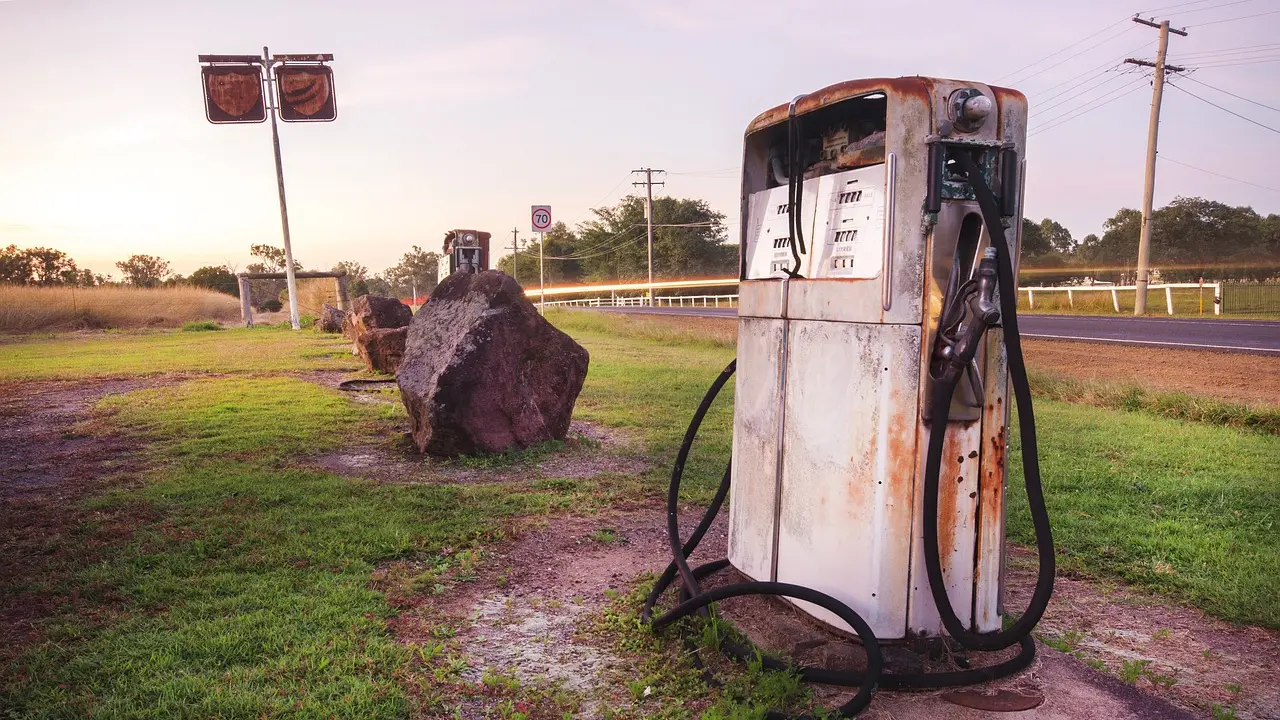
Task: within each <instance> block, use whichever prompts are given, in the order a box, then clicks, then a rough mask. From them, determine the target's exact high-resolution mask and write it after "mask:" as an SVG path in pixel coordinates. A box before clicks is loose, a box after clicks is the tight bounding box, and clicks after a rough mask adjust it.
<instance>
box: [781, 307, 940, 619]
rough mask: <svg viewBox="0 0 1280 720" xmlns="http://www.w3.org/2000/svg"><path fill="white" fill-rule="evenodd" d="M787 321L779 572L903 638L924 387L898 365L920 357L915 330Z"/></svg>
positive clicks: (822, 614) (821, 614)
mask: <svg viewBox="0 0 1280 720" xmlns="http://www.w3.org/2000/svg"><path fill="white" fill-rule="evenodd" d="M790 322H791V331H790V334H789V338H788V340H787V342H788V345H789V348H790V352H789V355H788V357H789V361H788V365H787V369H786V371H787V381H786V397H785V399H784V403H785V413H786V414H785V418H786V423H785V428H784V433H785V441H784V443H783V449H784V456H783V460H782V463H783V465H782V478H781V479H782V493H781V499H782V500H781V506H780V513H779V520H780V522H779V528H778V536H779V541H778V559H779V562H778V578H777V579H778V581H780V582H788V583H795V584H798V585H803V586H805V587H810V588H814V589H816V590H819V591H821V592H825V593H827V594H829V595H832V596H833V597H835V598H837V599H839V600H840V601H841V602H844V603H845V604H847V605H849V607H851V608H853V609H854V611H855V612H857V613H858V614H859V615H861V616H862V617H863V619H865V620H866V621H867V623H868V624H869V625H870V626H871V628H872V629H873V630H874V631H875V633H876V635H877V637H881V638H885V639H892V638H901V637H903V636H904V634H905V630H906V605H907V603H906V600H907V577H908V566H909V558H910V548H911V542H910V540H911V516H912V492H911V488H912V485H913V472H912V471H913V468H912V463H911V461H910V459H911V458H912V457H913V455H914V445H913V440H912V438H911V435H912V434H913V433H912V426H913V425H914V424H915V418H916V415H917V413H916V408H915V398H916V397H917V396H918V388H917V387H916V375H915V374H914V373H910V372H902V369H903V368H910V367H912V366H913V365H914V363H915V357H916V354H917V352H918V348H919V346H920V335H919V328H917V327H915V326H912V325H880V324H865V323H830V322H815V321H804V320H792V321H790ZM895 399H896V400H897V401H898V402H895ZM904 399H905V400H906V402H902V400H904ZM895 452H905V453H906V454H905V455H903V456H895V455H894V453H895ZM904 460H905V462H904ZM850 578H857V579H858V581H857V582H850V581H849V580H850ZM798 604H799V603H798ZM805 609H806V610H807V611H808V612H810V613H811V614H812V615H814V616H816V617H818V618H820V619H823V620H826V621H827V622H829V623H831V624H833V625H835V626H837V627H839V626H841V625H842V623H841V622H840V621H839V620H838V619H837V618H836V617H835V616H834V615H833V614H831V613H830V612H828V611H826V610H823V609H821V608H818V607H814V606H806V608H805Z"/></svg>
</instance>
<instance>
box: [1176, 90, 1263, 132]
mask: <svg viewBox="0 0 1280 720" xmlns="http://www.w3.org/2000/svg"><path fill="white" fill-rule="evenodd" d="M1169 84H1170V85H1173V83H1169ZM1173 87H1175V88H1177V89H1178V90H1179V91H1181V92H1184V93H1186V94H1188V95H1190V96H1191V97H1193V98H1195V99H1197V100H1199V101H1200V102H1202V103H1208V104H1210V105H1212V106H1214V107H1216V108H1218V109H1219V110H1221V111H1222V112H1225V113H1230V114H1231V115H1235V116H1236V117H1238V118H1240V119H1241V120H1245V121H1247V122H1251V123H1253V124H1254V125H1257V126H1258V127H1260V128H1264V129H1267V130H1270V131H1271V132H1273V133H1275V134H1277V135H1280V130H1277V129H1276V128H1273V127H1271V126H1270V125H1263V124H1262V123H1260V122H1258V121H1257V120H1254V119H1253V118H1250V117H1246V116H1244V115H1241V114H1240V113H1238V112H1236V111H1234V110H1228V109H1227V108H1224V107H1222V106H1221V105H1219V104H1218V103H1216V102H1213V101H1212V100H1205V99H1204V98H1202V97H1200V96H1199V95H1197V94H1195V93H1193V92H1191V91H1190V90H1188V89H1186V88H1184V87H1181V86H1179V85H1173Z"/></svg>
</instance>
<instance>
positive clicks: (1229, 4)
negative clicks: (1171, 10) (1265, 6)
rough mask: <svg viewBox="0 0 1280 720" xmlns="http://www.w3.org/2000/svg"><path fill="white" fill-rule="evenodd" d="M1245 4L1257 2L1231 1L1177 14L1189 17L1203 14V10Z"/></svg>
mask: <svg viewBox="0 0 1280 720" xmlns="http://www.w3.org/2000/svg"><path fill="white" fill-rule="evenodd" d="M1247 2H1257V0H1232V2H1225V3H1221V4H1218V5H1210V6H1208V7H1202V8H1196V9H1195V10H1183V11H1182V12H1180V13H1178V14H1179V15H1190V14H1191V13H1198V12H1204V11H1205V10H1217V9H1219V8H1224V7H1229V6H1231V5H1240V4H1241V3H1247Z"/></svg>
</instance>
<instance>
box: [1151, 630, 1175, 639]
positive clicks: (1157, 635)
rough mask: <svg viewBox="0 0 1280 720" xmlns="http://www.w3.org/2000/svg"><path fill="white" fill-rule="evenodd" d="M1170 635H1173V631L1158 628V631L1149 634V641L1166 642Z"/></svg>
mask: <svg viewBox="0 0 1280 720" xmlns="http://www.w3.org/2000/svg"><path fill="white" fill-rule="evenodd" d="M1172 635H1173V631H1172V630H1170V629H1169V628H1160V629H1159V630H1157V631H1155V632H1153V633H1151V639H1152V640H1168V639H1169V637H1170V636H1172Z"/></svg>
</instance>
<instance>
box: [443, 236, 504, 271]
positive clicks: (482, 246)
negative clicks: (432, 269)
mask: <svg viewBox="0 0 1280 720" xmlns="http://www.w3.org/2000/svg"><path fill="white" fill-rule="evenodd" d="M491 237H492V235H491V234H490V233H487V232H481V231H479V230H450V231H449V232H447V233H445V236H444V256H445V257H444V258H442V259H441V262H440V269H439V274H440V282H444V279H445V278H447V277H449V276H450V275H452V274H454V273H455V272H458V271H462V272H469V273H478V272H481V271H484V270H488V269H489V239H490V238H491Z"/></svg>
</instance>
